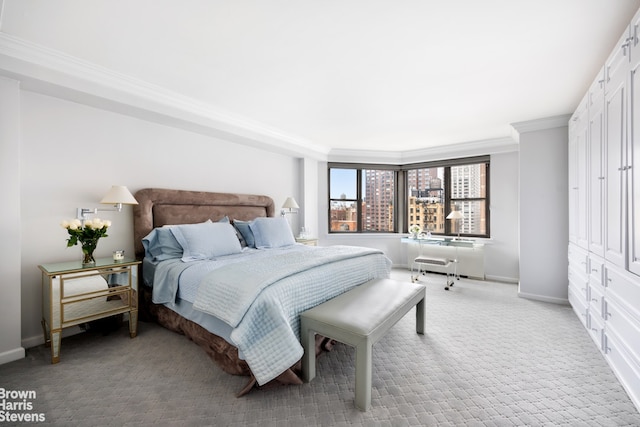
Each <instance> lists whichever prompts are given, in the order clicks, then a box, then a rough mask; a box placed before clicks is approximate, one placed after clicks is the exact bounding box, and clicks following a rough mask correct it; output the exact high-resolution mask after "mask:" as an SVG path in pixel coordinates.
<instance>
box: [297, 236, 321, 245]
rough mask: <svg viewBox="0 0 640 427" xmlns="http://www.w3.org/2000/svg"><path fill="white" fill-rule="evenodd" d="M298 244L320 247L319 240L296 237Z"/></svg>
mask: <svg viewBox="0 0 640 427" xmlns="http://www.w3.org/2000/svg"><path fill="white" fill-rule="evenodd" d="M296 242H297V243H302V244H303V245H307V246H318V239H314V238H302V237H296Z"/></svg>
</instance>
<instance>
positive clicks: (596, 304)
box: [589, 285, 605, 320]
mask: <svg viewBox="0 0 640 427" xmlns="http://www.w3.org/2000/svg"><path fill="white" fill-rule="evenodd" d="M604 305H605V304H604V292H602V290H601V289H600V288H599V287H598V286H593V285H589V313H591V314H592V316H593V317H597V318H599V319H600V320H604V312H603V306H604Z"/></svg>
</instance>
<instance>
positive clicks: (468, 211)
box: [451, 200, 487, 234]
mask: <svg viewBox="0 0 640 427" xmlns="http://www.w3.org/2000/svg"><path fill="white" fill-rule="evenodd" d="M485 207H486V201H484V200H471V201H456V202H453V203H451V210H452V211H453V210H458V211H460V212H462V214H463V215H464V218H463V219H460V220H451V233H452V234H458V231H459V232H460V233H461V234H485V233H486V232H487V220H486V216H485V212H486V210H485Z"/></svg>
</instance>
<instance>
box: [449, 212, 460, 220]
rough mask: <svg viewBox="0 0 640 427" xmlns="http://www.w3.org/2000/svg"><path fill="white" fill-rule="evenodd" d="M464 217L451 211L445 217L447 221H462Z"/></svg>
mask: <svg viewBox="0 0 640 427" xmlns="http://www.w3.org/2000/svg"><path fill="white" fill-rule="evenodd" d="M462 218H464V215H463V214H462V212H460V211H451V213H450V214H449V215H447V219H462Z"/></svg>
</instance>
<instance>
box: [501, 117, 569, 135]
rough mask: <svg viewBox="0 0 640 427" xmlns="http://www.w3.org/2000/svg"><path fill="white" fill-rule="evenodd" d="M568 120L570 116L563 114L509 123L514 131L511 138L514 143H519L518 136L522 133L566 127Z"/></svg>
mask: <svg viewBox="0 0 640 427" xmlns="http://www.w3.org/2000/svg"><path fill="white" fill-rule="evenodd" d="M570 118H571V114H563V115H560V116H552V117H544V118H542V119H535V120H527V121H524V122H516V123H511V127H512V128H513V130H514V132H513V134H512V136H513V138H514V139H515V140H516V141H519V140H520V134H522V133H527V132H536V131H541V130H547V129H555V128H560V127H566V126H568V125H569V119H570Z"/></svg>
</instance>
